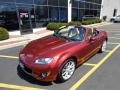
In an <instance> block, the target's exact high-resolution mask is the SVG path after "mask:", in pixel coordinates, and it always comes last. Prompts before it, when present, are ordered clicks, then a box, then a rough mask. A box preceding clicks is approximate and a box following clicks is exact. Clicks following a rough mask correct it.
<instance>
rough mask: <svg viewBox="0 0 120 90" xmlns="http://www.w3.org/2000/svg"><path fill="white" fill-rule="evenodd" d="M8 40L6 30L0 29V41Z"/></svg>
mask: <svg viewBox="0 0 120 90" xmlns="http://www.w3.org/2000/svg"><path fill="white" fill-rule="evenodd" d="M8 38H9V34H8V31H7V29H5V28H3V27H0V41H1V40H5V39H8Z"/></svg>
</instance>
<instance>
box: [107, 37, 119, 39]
mask: <svg viewBox="0 0 120 90" xmlns="http://www.w3.org/2000/svg"><path fill="white" fill-rule="evenodd" d="M108 38H112V39H120V37H108Z"/></svg>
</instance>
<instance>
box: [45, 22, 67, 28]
mask: <svg viewBox="0 0 120 90" xmlns="http://www.w3.org/2000/svg"><path fill="white" fill-rule="evenodd" d="M67 25H68V24H67V23H49V24H48V25H47V29H48V30H58V29H59V28H60V27H62V26H67Z"/></svg>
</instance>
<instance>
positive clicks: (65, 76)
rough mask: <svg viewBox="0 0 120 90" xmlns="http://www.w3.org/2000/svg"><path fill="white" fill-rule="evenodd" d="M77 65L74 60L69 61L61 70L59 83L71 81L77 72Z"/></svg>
mask: <svg viewBox="0 0 120 90" xmlns="http://www.w3.org/2000/svg"><path fill="white" fill-rule="evenodd" d="M75 68H76V63H75V61H74V59H68V60H67V61H66V62H64V63H63V65H62V66H61V68H60V71H59V74H58V76H57V81H58V82H65V81H67V80H69V79H70V78H71V77H72V75H73V74H74V72H75Z"/></svg>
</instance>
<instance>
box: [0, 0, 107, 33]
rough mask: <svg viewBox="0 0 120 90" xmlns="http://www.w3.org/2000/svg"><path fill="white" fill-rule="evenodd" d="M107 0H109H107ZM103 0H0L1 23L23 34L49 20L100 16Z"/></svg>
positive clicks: (61, 20) (66, 20) (56, 20)
mask: <svg viewBox="0 0 120 90" xmlns="http://www.w3.org/2000/svg"><path fill="white" fill-rule="evenodd" d="M105 1H107V0H105ZM101 2H102V0H0V25H1V26H4V27H5V28H7V29H8V30H9V31H15V30H17V31H18V32H20V33H21V34H26V33H32V32H33V28H41V27H45V26H46V25H47V24H48V22H70V21H71V20H72V21H75V20H80V19H81V18H82V17H83V16H85V15H93V16H95V17H100V11H101Z"/></svg>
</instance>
